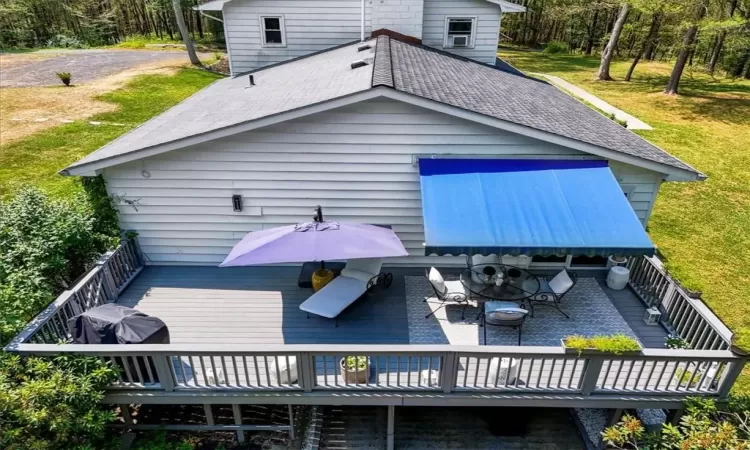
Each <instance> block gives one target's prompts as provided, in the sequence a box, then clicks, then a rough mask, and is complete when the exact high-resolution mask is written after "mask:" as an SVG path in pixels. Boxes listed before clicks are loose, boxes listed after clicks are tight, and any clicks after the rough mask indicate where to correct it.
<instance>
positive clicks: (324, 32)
mask: <svg viewBox="0 0 750 450" xmlns="http://www.w3.org/2000/svg"><path fill="white" fill-rule="evenodd" d="M365 5H366V11H365V17H366V22H365V34H366V35H369V33H370V20H369V18H370V13H369V9H370V2H369V1H367V2H366V3H365ZM360 8H361V2H360V1H359V0H282V1H270V0H237V1H233V2H230V3H227V4H226V5H225V6H224V13H223V16H224V20H225V27H226V34H227V46H228V47H229V49H230V52H231V65H232V67H231V68H232V73H234V74H236V73H241V72H245V71H248V70H252V69H256V68H258V67H262V66H266V65H269V64H274V63H278V62H282V61H286V60H288V59H291V58H296V57H299V56H304V55H307V54H310V53H313V52H316V51H320V50H325V49H327V48H330V47H333V46H336V45H341V44H345V43H347V42H352V41H356V40H358V39H359V38H360V31H361V22H360V20H361V19H360V17H361V9H360ZM261 15H283V16H284V25H285V29H286V47H263V46H262V45H261V35H260V33H261V29H260V19H259V16H261Z"/></svg>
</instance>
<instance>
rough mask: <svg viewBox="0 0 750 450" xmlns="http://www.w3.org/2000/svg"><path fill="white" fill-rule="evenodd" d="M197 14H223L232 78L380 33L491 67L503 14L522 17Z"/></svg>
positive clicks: (504, 4)
mask: <svg viewBox="0 0 750 450" xmlns="http://www.w3.org/2000/svg"><path fill="white" fill-rule="evenodd" d="M197 9H198V10H200V11H201V12H204V14H205V13H206V12H208V14H209V15H210V14H211V13H210V12H221V13H222V17H223V19H222V20H223V22H224V36H225V39H226V43H227V52H228V56H229V67H230V71H231V73H232V75H236V74H239V73H243V72H247V71H249V70H254V69H257V68H259V67H263V66H266V65H269V64H276V63H280V62H283V61H287V60H289V59H292V58H297V57H300V56H305V55H308V54H310V53H314V52H317V51H321V50H326V49H328V48H331V47H333V46H336V45H342V44H346V43H349V42H352V41H356V40H364V38H365V36H370V35H372V34H377V32H378V31H379V30H380V31H382V30H389V31H390V32H392V33H397V34H400V35H403V36H406V37H408V38H409V39H410V40H411V41H413V42H417V43H422V44H424V45H427V46H430V47H433V48H438V49H443V50H445V51H448V52H450V53H453V54H456V55H460V56H464V57H467V58H471V59H474V60H476V61H480V62H484V63H487V64H494V63H495V59H496V57H497V44H498V38H499V32H500V23H501V21H502V16H503V14H508V13H517V12H523V11H525V8H524V7H523V6H520V5H517V4H515V3H512V2H509V1H505V0H452V1H448V0H331V1H325V2H315V1H313V2H311V1H307V0H285V1H279V2H264V1H258V0H216V1H211V2H208V3H204V4H203V5H200V6H198V7H197ZM214 14H215V13H214ZM211 17H215V16H214V15H212V16H211Z"/></svg>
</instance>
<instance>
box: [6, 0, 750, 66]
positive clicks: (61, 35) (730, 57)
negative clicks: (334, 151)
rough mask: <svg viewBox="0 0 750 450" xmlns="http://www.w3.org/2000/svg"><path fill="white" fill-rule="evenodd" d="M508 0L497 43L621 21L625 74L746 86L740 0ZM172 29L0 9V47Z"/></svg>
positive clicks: (195, 32)
mask: <svg viewBox="0 0 750 450" xmlns="http://www.w3.org/2000/svg"><path fill="white" fill-rule="evenodd" d="M516 1H517V2H519V3H521V4H522V5H523V6H525V7H526V8H527V12H526V13H524V14H507V15H505V17H504V19H503V25H502V31H501V43H511V44H514V45H518V46H525V47H534V48H545V47H547V46H548V45H550V43H553V44H554V45H556V46H557V48H562V49H563V50H564V51H573V52H582V53H585V54H599V53H600V52H602V51H603V50H604V49H605V47H606V45H607V43H608V41H609V40H610V37H611V35H612V31H613V29H615V28H616V27H615V24H616V23H617V21H618V20H617V19H618V17H620V16H621V15H622V13H623V12H625V15H624V16H622V19H623V21H622V22H623V23H624V25H623V27H622V32H621V34H620V35H619V36H616V39H614V42H613V46H612V50H611V52H612V53H613V55H614V56H616V57H627V58H631V59H632V60H633V67H632V68H633V69H634V68H635V66H636V65H637V64H638V62H639V61H640V60H642V59H646V60H673V59H674V60H676V61H677V64H678V65H680V64H682V63H681V62H680V61H681V60H682V59H684V60H685V61H684V64H686V65H689V66H692V67H696V65H700V66H701V67H703V68H705V69H706V70H708V71H709V72H711V73H714V72H716V71H717V70H721V71H724V72H725V73H726V74H727V75H728V76H732V77H740V76H742V77H746V78H750V0H630V1H628V2H627V6H626V7H625V8H623V6H624V5H623V3H622V2H621V1H618V0H593V1H592V0H516ZM180 2H181V4H182V15H183V17H184V19H185V23H186V24H187V28H188V32H189V33H190V34H191V35H192V38H193V39H194V40H197V41H199V42H204V43H214V44H218V45H222V44H223V41H224V36H223V28H222V26H221V23H220V22H217V21H215V20H211V19H208V18H206V17H204V16H201V15H199V14H198V12H196V11H194V10H192V7H193V6H195V5H197V4H198V3H201V2H202V0H180ZM177 29H178V27H177V24H176V21H175V14H174V9H173V8H172V0H0V48H13V47H26V48H33V47H78V46H98V45H107V44H115V43H118V42H120V41H122V40H125V39H128V38H133V37H139V36H140V37H145V38H149V39H150V38H162V39H164V38H169V39H180V38H181V36H180V34H179V32H178V31H177ZM605 53H606V52H605ZM605 56H607V57H611V55H605ZM631 72H632V70H631ZM604 78H606V77H604Z"/></svg>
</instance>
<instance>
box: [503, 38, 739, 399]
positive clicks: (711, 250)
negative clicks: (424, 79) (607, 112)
mask: <svg viewBox="0 0 750 450" xmlns="http://www.w3.org/2000/svg"><path fill="white" fill-rule="evenodd" d="M500 57H501V58H503V59H505V60H507V61H508V62H510V63H511V64H513V65H515V66H516V67H518V68H519V69H521V70H524V71H529V72H538V73H549V74H554V75H557V76H560V77H562V78H564V79H566V80H567V81H570V82H572V83H574V84H576V85H578V86H581V87H582V88H584V89H586V90H587V91H589V92H591V93H593V94H595V95H597V96H599V97H601V98H602V99H604V100H605V101H607V102H609V103H611V104H612V105H614V106H616V107H618V108H621V109H622V110H624V111H626V112H628V113H630V114H632V115H634V116H636V117H638V118H639V119H641V120H643V121H645V122H646V123H648V124H649V125H651V126H653V127H654V130H653V131H642V132H639V134H640V135H641V136H643V137H645V138H646V139H648V140H649V141H651V142H653V143H654V144H656V145H658V146H659V147H661V148H663V149H664V150H666V151H668V152H669V153H671V154H673V155H675V156H677V157H678V158H681V159H682V160H684V161H686V162H688V163H689V164H691V165H693V166H694V167H696V168H697V169H699V170H700V171H702V172H703V173H705V174H707V175H708V180H706V181H704V182H696V183H665V184H664V185H662V188H661V191H660V194H659V198H658V199H657V202H656V206H655V208H654V212H653V216H652V218H651V221H650V223H649V227H648V228H649V232H650V235H651V237H652V238H653V240H654V242H655V243H656V245H657V246H658V247H659V250H660V251H661V252H662V253H663V254H664V255H665V256H666V258H667V259H666V264H667V267H668V269H669V271H670V272H671V273H672V274H674V275H675V276H676V277H677V278H678V279H679V280H680V281H682V282H683V283H684V284H685V285H687V286H688V287H690V288H691V289H695V290H699V291H702V292H703V299H704V300H705V302H706V303H707V304H708V305H709V306H710V307H711V308H712V309H713V310H714V311H715V312H716V313H717V314H718V315H719V316H720V317H721V318H722V320H723V321H724V322H725V323H726V324H727V325H728V326H729V327H730V328H731V329H732V331H734V332H735V333H736V336H737V343H738V344H739V345H740V346H741V347H743V348H746V349H750V272H749V271H748V268H750V81H748V80H731V79H726V78H723V77H717V78H716V79H714V78H712V77H710V76H709V75H707V74H704V73H702V72H700V71H698V70H695V71H692V72H691V71H686V73H685V75H684V76H683V81H682V84H681V94H682V95H680V96H677V97H671V96H667V95H664V94H662V93H661V91H662V89H663V88H664V86H665V85H666V82H667V79H668V77H669V71H670V70H671V66H670V65H669V64H666V63H646V64H644V63H641V64H640V65H639V66H638V67H637V68H636V72H635V75H634V77H633V81H631V82H630V83H628V82H624V81H614V82H601V81H594V80H593V77H594V73H595V72H596V69H597V68H598V65H599V59H598V58H591V57H585V56H578V55H546V54H543V53H538V52H528V51H519V50H502V51H501V52H500ZM628 66H629V61H617V62H615V63H614V64H613V67H612V75H613V77H614V78H615V79H617V80H622V78H623V77H624V75H625V72H626V71H627V68H628ZM738 390H741V391H743V392H747V393H750V369H748V370H746V373H745V376H744V377H743V378H742V379H741V381H740V383H739V385H738Z"/></svg>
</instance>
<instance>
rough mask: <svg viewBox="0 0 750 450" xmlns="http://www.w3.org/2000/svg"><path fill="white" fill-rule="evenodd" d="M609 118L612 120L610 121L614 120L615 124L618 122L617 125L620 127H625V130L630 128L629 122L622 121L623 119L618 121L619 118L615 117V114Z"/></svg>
mask: <svg viewBox="0 0 750 450" xmlns="http://www.w3.org/2000/svg"><path fill="white" fill-rule="evenodd" d="M608 117H609V118H610V119H611V120H612V121H613V122H617V124H618V125H620V126H621V127H624V128H627V127H628V121H627V120H622V119H618V118H617V116H615V114H614V113H612V114H610V115H609V116H608Z"/></svg>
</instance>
